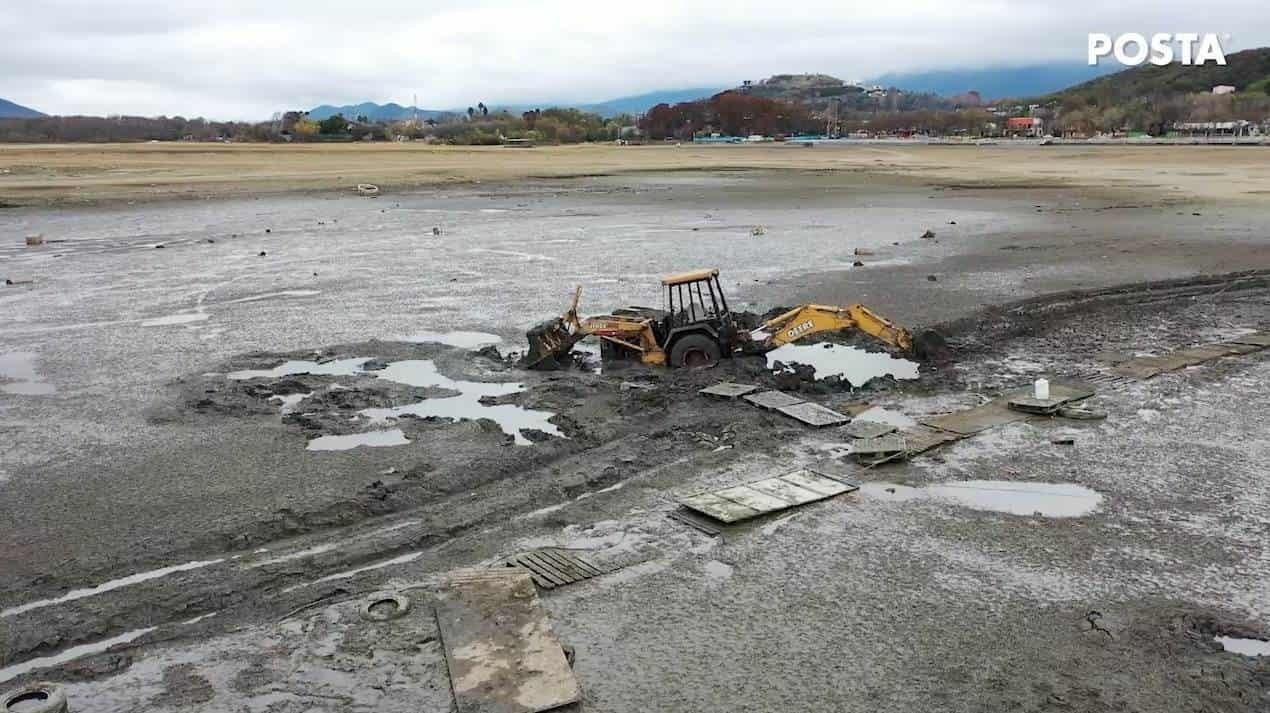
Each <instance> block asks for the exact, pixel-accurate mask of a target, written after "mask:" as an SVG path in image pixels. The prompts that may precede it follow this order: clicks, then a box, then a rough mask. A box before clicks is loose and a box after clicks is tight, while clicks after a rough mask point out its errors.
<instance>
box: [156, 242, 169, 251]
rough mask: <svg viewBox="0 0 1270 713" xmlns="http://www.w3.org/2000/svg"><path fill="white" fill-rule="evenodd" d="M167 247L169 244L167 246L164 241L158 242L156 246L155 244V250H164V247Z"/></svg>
mask: <svg viewBox="0 0 1270 713" xmlns="http://www.w3.org/2000/svg"><path fill="white" fill-rule="evenodd" d="M166 247H167V246H166V245H164V244H163V243H158V244H157V245H155V246H154V249H155V250H162V249H163V248H166Z"/></svg>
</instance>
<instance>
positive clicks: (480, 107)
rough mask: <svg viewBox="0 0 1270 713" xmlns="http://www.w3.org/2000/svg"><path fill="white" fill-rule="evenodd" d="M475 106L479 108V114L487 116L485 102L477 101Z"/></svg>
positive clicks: (487, 109) (487, 110)
mask: <svg viewBox="0 0 1270 713" xmlns="http://www.w3.org/2000/svg"><path fill="white" fill-rule="evenodd" d="M476 108H477V109H480V110H481V116H489V107H487V106H485V102H477V103H476Z"/></svg>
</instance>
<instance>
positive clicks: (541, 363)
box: [521, 317, 580, 370]
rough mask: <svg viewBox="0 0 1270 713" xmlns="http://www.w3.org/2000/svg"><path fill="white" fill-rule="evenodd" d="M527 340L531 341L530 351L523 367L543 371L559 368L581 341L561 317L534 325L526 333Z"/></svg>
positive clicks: (523, 360) (526, 355)
mask: <svg viewBox="0 0 1270 713" xmlns="http://www.w3.org/2000/svg"><path fill="white" fill-rule="evenodd" d="M525 338H526V339H528V340H529V351H527V352H525V358H524V359H522V360H521V365H523V366H524V367H525V368H527V369H543V370H550V369H556V368H558V367H559V366H560V363H561V360H563V359H565V358H566V357H568V356H569V351H570V350H572V349H573V345H574V344H576V343H577V341H578V339H580V337H579V336H578V335H576V334H573V333H572V332H570V331H569V329H568V327H566V326H565V322H564V320H563V319H561V318H559V317H556V318H555V319H549V320H547V321H546V322H542V323H540V324H536V325H534V326H533V327H532V328H530V330H529V331H528V332H525Z"/></svg>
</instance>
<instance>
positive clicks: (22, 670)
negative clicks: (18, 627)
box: [0, 626, 158, 683]
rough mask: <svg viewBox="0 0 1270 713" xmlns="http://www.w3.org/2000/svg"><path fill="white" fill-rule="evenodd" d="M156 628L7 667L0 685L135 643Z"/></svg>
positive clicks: (2, 672)
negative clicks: (29, 674)
mask: <svg viewBox="0 0 1270 713" xmlns="http://www.w3.org/2000/svg"><path fill="white" fill-rule="evenodd" d="M157 628H158V627H154V626H151V627H148V628H145V629H137V630H135V631H129V632H128V633H126V634H120V635H119V636H115V637H112V638H109V639H104V640H102V641H96V642H93V643H91V644H83V645H80V646H72V647H71V648H69V649H66V650H65V651H60V652H58V653H56V654H53V655H52V656H45V657H43V658H38V659H31V660H29V661H23V662H22V663H19V664H14V665H12V666H8V667H6V668H0V683H4V682H5V681H9V680H12V679H15V678H17V677H18V676H22V675H25V674H27V673H30V672H32V671H37V670H39V669H42V668H52V667H54V666H60V665H62V664H64V663H67V662H69V661H74V660H76V659H82V658H84V657H85V656H91V655H92V654H99V653H101V652H103V651H106V650H107V649H109V648H111V647H112V646H119V645H120V644H126V643H129V642H131V641H135V640H137V639H139V638H141V637H142V636H145V635H146V634H149V633H150V632H152V631H154V630H155V629H157Z"/></svg>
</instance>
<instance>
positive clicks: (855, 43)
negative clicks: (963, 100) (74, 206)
mask: <svg viewBox="0 0 1270 713" xmlns="http://www.w3.org/2000/svg"><path fill="white" fill-rule="evenodd" d="M18 4H19V3H16V2H13V3H5V4H4V5H5V6H4V7H0V96H3V97H5V98H8V99H11V100H14V101H18V102H20V103H23V104H27V105H30V106H33V107H35V108H39V109H41V110H43V111H48V112H56V113H92V114H106V113H133V114H146V115H154V114H169V115H172V114H183V115H186V116H194V115H203V116H209V117H216V118H252V119H254V118H265V117H268V116H269V115H270V114H272V113H273V112H274V111H280V110H284V109H288V108H297V107H305V108H307V107H309V106H312V105H314V104H317V103H321V102H337V103H345V102H354V101H363V100H373V101H381V102H382V101H398V102H401V103H408V102H409V101H410V99H411V95H412V94H414V93H417V94H418V95H419V102H420V104H422V105H424V106H429V107H442V108H443V107H456V106H467V105H469V104H474V103H475V102H477V101H486V102H487V103H503V102H507V103H514V102H531V101H548V100H550V101H592V100H599V99H606V98H610V97H613V96H617V95H621V94H628V93H635V92H641V91H647V90H652V89H659V88H660V89H664V88H676V87H688V86H704V85H718V86H726V85H732V84H735V83H739V82H740V80H742V79H758V78H761V77H764V76H767V75H770V74H773V73H776V72H826V73H830V74H834V75H836V76H840V77H844V78H861V79H862V78H867V77H870V76H875V75H879V74H883V73H886V72H892V71H913V70H928V69H941V68H951V67H974V66H990V65H1010V64H1013V65H1020V64H1031V63H1039V62H1054V61H1066V62H1080V61H1083V59H1084V53H1085V36H1086V34H1087V33H1089V32H1111V33H1119V32H1131V31H1132V32H1143V33H1152V32H1186V31H1192V32H1218V33H1223V34H1226V33H1228V34H1230V35H1231V39H1230V40H1229V41H1228V42H1227V49H1228V50H1230V51H1233V50H1236V49H1240V48H1246V47H1256V46H1261V45H1264V44H1270V13H1265V12H1264V4H1263V0H1230V1H1229V2H1226V3H1223V4H1222V6H1221V12H1220V13H1214V12H1213V11H1212V10H1211V9H1210V8H1206V7H1203V6H1201V5H1197V4H1195V3H1181V2H1176V3H1175V2H1167V3H1166V2H1161V1H1160V0H1156V1H1155V2H1146V1H1143V0H1128V1H1125V2H1117V3H1106V2H1095V1H1094V0H1070V1H1069V2H1066V3H1031V4H1029V3H1020V2H1017V0H1009V1H1007V0H963V1H962V2H955V3H950V2H947V0H939V1H936V0H909V2H906V3H877V2H875V1H872V2H867V3H866V2H856V1H843V0H839V1H837V2H826V1H824V0H810V1H808V2H800V3H791V4H790V6H789V7H787V8H785V9H784V10H783V11H780V12H773V6H772V5H771V4H770V3H757V2H746V1H744V0H738V1H736V2H727V3H723V2H697V3H682V2H669V1H665V0H648V1H646V2H642V3H637V4H635V5H628V6H622V5H605V4H603V3H601V4H596V3H580V2H567V1H565V0H540V1H539V2H534V3H526V2H523V1H517V0H490V1H487V2H476V3H473V2H449V1H448V0H442V1H435V2H428V1H423V2H420V1H419V0H411V1H408V0H377V1H376V2H371V3H362V4H358V3H322V2H313V0H307V1H306V2H299V1H298V0H272V1H271V2H267V3H260V2H255V1H254V0H219V1H218V2H214V3H175V2H172V0H162V1H160V0H42V1H41V2H37V3H27V4H24V6H22V7H16V5H18ZM1164 5H1169V7H1164Z"/></svg>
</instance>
